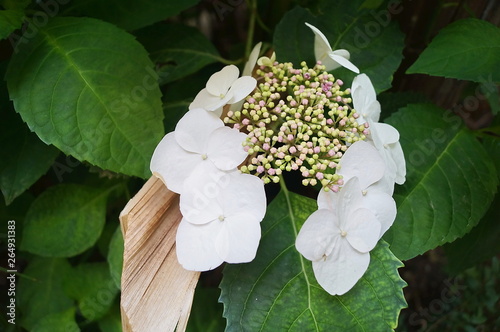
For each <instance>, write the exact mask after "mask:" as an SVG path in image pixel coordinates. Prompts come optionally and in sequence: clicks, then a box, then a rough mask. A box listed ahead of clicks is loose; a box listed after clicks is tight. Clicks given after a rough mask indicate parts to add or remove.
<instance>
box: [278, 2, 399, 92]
mask: <svg viewBox="0 0 500 332" xmlns="http://www.w3.org/2000/svg"><path fill="white" fill-rule="evenodd" d="M362 2H363V1H360V0H357V1H348V0H341V1H337V2H336V3H335V5H334V6H333V5H332V4H331V3H330V2H327V3H326V4H325V5H324V8H323V9H322V14H321V15H320V16H317V17H315V16H313V15H312V14H311V13H310V12H309V11H307V10H305V9H303V8H301V7H296V8H295V9H293V10H291V11H289V12H288V13H286V14H285V16H284V17H283V19H282V20H281V22H280V23H279V24H278V25H277V26H276V30H275V33H274V45H275V47H276V56H277V60H278V61H280V62H283V61H290V62H293V63H294V65H295V66H299V64H300V62H301V61H307V62H308V63H309V65H313V64H314V62H315V58H314V34H313V32H312V31H311V29H309V28H308V27H307V26H306V25H305V24H304V22H307V23H310V24H312V25H314V26H316V27H317V28H318V29H320V30H321V31H322V32H323V33H324V35H325V36H326V37H327V39H328V40H329V42H330V45H331V47H332V49H334V50H335V49H347V50H348V51H349V52H350V53H351V61H352V62H353V63H354V64H355V65H356V66H357V67H358V68H359V69H360V71H361V72H363V73H365V74H367V75H368V76H370V78H371V80H372V83H373V85H374V86H375V89H376V90H377V91H383V90H387V89H388V88H390V87H391V82H392V75H393V73H394V72H395V71H396V69H397V68H398V67H399V64H400V62H401V60H402V59H403V55H402V51H403V47H404V42H403V41H404V35H403V34H402V33H401V31H399V28H398V26H397V24H396V23H395V22H390V20H389V19H387V18H386V16H384V15H381V16H380V17H379V16H377V17H379V18H378V19H376V18H374V16H373V13H374V11H369V10H367V9H358V8H359V6H360V5H361V4H362ZM334 74H335V76H336V77H338V78H341V79H342V80H343V81H344V82H346V83H347V84H350V82H351V81H352V79H353V78H354V76H355V75H356V74H355V73H353V72H350V71H349V70H347V69H344V68H339V69H336V70H335V71H334Z"/></svg>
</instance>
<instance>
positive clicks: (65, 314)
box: [31, 308, 80, 332]
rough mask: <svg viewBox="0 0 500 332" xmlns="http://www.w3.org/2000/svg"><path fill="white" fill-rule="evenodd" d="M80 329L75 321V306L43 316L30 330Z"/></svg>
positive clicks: (66, 331)
mask: <svg viewBox="0 0 500 332" xmlns="http://www.w3.org/2000/svg"><path fill="white" fill-rule="evenodd" d="M77 331H80V328H79V327H78V324H77V323H76V321H75V308H70V309H68V310H66V311H62V312H58V313H54V314H50V315H47V316H45V317H43V318H42V319H41V320H40V321H39V322H38V323H37V324H36V325H35V326H34V327H33V329H32V330H31V332H77Z"/></svg>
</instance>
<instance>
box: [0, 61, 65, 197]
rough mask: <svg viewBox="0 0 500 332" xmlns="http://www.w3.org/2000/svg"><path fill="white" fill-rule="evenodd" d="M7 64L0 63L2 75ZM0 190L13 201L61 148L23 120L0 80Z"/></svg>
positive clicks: (47, 167)
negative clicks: (49, 142) (33, 131)
mask: <svg viewBox="0 0 500 332" xmlns="http://www.w3.org/2000/svg"><path fill="white" fill-rule="evenodd" d="M5 71H6V65H5V63H2V64H1V65H0V77H3V76H4V75H5ZM0 114H1V117H2V121H0V142H2V149H0V189H1V191H2V193H3V196H4V199H5V203H6V204H7V205H9V204H10V203H12V201H13V200H14V199H15V198H16V197H18V196H19V195H21V194H22V193H23V192H24V191H26V189H28V188H29V187H30V186H31V185H32V184H33V183H35V181H36V180H38V179H39V178H40V177H41V176H42V175H43V174H45V173H46V172H47V170H48V169H49V167H50V165H52V163H53V162H54V160H55V159H56V157H57V155H58V154H59V151H58V150H57V149H56V148H54V147H53V146H47V145H46V144H44V143H43V142H42V141H40V139H39V138H38V137H37V136H36V135H35V134H34V133H32V132H30V131H29V129H28V127H27V126H26V124H24V123H23V122H22V121H21V118H20V117H19V115H17V114H16V113H15V112H14V108H13V106H12V103H11V102H10V101H9V96H8V93H7V86H6V84H5V81H3V80H2V81H0Z"/></svg>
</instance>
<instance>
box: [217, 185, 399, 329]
mask: <svg viewBox="0 0 500 332" xmlns="http://www.w3.org/2000/svg"><path fill="white" fill-rule="evenodd" d="M315 210H316V202H315V201H314V200H312V199H310V198H306V197H303V196H299V195H297V194H293V193H289V192H287V191H284V190H283V191H282V192H281V193H280V194H279V195H278V196H277V197H276V198H275V199H274V200H273V201H272V203H271V204H270V205H269V206H268V209H267V215H266V217H265V218H264V220H263V221H262V223H261V225H262V239H261V242H260V245H259V250H258V252H257V257H256V258H255V259H254V260H253V261H252V262H251V263H249V264H237V265H231V264H228V265H226V267H225V269H224V277H223V280H222V283H221V286H220V287H221V289H222V294H221V297H220V299H221V301H222V302H223V303H224V317H226V318H227V330H228V331H391V330H392V329H394V328H395V327H396V324H397V321H398V315H399V312H400V310H401V308H403V307H404V306H405V300H404V298H403V292H402V288H403V287H404V285H405V282H404V281H403V280H402V279H401V278H400V277H399V274H398V271H397V269H398V268H399V267H401V266H402V264H401V262H400V261H399V260H397V259H396V258H395V257H394V255H393V254H392V253H391V251H390V250H389V248H388V245H387V244H386V243H385V242H384V241H381V242H380V243H379V244H378V245H377V247H376V248H375V249H374V250H372V251H371V253H370V255H371V262H370V266H369V268H368V270H367V272H366V273H365V275H364V276H363V277H362V278H361V279H360V280H359V281H358V283H357V284H356V285H355V286H354V287H353V288H352V289H351V290H350V291H349V292H348V293H347V294H345V295H342V296H332V295H330V294H328V293H327V292H325V291H324V290H323V289H322V288H321V286H319V285H318V283H317V282H316V279H315V277H314V273H313V271H312V264H311V262H310V261H307V260H306V259H305V258H303V257H302V256H301V255H300V254H299V253H298V252H297V250H296V249H295V238H296V236H297V232H298V229H299V228H300V227H301V225H302V224H303V222H304V221H305V220H306V218H307V217H308V216H309V215H310V213H312V212H313V211H315Z"/></svg>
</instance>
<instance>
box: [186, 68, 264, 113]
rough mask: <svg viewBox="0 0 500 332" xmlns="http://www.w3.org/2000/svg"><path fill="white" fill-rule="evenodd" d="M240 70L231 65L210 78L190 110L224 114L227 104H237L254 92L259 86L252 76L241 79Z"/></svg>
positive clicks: (190, 106)
mask: <svg viewBox="0 0 500 332" xmlns="http://www.w3.org/2000/svg"><path fill="white" fill-rule="evenodd" d="M239 73H240V71H239V69H238V67H236V66H234V65H229V66H226V67H224V68H222V70H220V71H218V72H217V73H215V74H213V75H212V76H210V78H209V79H208V82H207V84H206V87H205V89H203V90H201V91H200V92H198V94H197V95H196V97H195V98H194V100H193V102H192V103H191V105H189V109H190V110H191V109H195V108H202V109H205V110H207V111H216V113H217V115H220V113H221V112H222V107H223V106H224V105H226V104H233V103H236V102H238V101H240V100H242V99H243V98H245V97H246V96H248V95H249V94H250V92H252V90H253V89H255V86H256V85H257V81H256V80H255V78H253V77H251V76H242V77H239V78H238V76H239Z"/></svg>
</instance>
